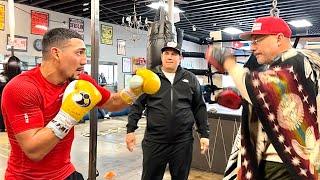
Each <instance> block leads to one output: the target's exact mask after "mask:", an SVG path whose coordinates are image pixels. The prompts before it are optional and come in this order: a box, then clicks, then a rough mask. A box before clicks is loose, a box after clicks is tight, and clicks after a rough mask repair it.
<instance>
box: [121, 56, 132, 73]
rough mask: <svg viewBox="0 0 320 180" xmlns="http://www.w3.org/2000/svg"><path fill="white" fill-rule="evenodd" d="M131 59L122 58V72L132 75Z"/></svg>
mask: <svg viewBox="0 0 320 180" xmlns="http://www.w3.org/2000/svg"><path fill="white" fill-rule="evenodd" d="M131 67H132V65H131V59H130V58H127V57H123V58H122V72H123V73H131Z"/></svg>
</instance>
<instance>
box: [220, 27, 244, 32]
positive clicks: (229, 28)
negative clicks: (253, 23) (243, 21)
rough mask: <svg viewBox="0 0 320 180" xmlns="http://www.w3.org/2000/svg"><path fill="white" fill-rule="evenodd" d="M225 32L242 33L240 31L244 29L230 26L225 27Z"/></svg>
mask: <svg viewBox="0 0 320 180" xmlns="http://www.w3.org/2000/svg"><path fill="white" fill-rule="evenodd" d="M223 32H226V33H228V34H240V33H243V31H242V30H240V29H238V28H234V27H228V28H225V29H224V30H223Z"/></svg>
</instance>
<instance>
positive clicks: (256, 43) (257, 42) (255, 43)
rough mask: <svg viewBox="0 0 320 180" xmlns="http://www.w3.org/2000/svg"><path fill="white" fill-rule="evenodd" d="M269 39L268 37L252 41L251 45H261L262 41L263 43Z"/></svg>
mask: <svg viewBox="0 0 320 180" xmlns="http://www.w3.org/2000/svg"><path fill="white" fill-rule="evenodd" d="M267 37H268V36H262V37H261V38H257V39H254V40H252V41H251V45H258V44H259V43H261V41H263V40H264V39H265V38H267Z"/></svg>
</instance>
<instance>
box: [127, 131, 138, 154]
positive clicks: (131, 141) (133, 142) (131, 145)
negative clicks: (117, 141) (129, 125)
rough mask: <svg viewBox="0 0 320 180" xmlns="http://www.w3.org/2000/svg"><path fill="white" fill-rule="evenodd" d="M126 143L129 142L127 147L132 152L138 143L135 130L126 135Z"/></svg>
mask: <svg viewBox="0 0 320 180" xmlns="http://www.w3.org/2000/svg"><path fill="white" fill-rule="evenodd" d="M126 143H127V149H128V150H129V151H130V152H132V151H133V148H134V147H135V145H136V136H135V134H134V132H132V133H128V134H127V135H126Z"/></svg>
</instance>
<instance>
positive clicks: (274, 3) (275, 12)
mask: <svg viewBox="0 0 320 180" xmlns="http://www.w3.org/2000/svg"><path fill="white" fill-rule="evenodd" d="M277 5H278V1H277V0H273V1H272V9H271V10H270V15H271V16H275V17H279V14H280V10H279V9H278V8H277Z"/></svg>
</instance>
